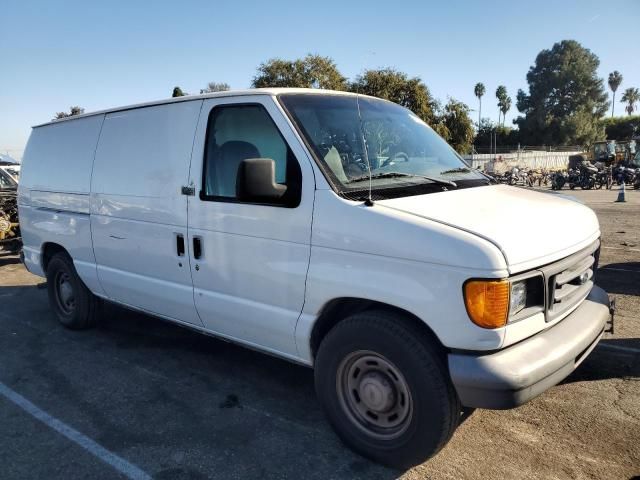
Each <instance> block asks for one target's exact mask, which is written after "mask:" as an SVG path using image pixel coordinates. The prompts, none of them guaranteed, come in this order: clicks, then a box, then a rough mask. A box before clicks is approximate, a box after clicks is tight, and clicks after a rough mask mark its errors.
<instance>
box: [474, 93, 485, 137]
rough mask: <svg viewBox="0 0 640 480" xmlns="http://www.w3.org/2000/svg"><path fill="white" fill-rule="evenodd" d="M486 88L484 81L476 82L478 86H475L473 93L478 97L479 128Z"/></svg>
mask: <svg viewBox="0 0 640 480" xmlns="http://www.w3.org/2000/svg"><path fill="white" fill-rule="evenodd" d="M485 91H486V89H485V88H484V84H483V83H476V86H475V87H474V88H473V93H474V94H475V96H476V97H478V103H479V105H478V128H480V124H481V123H482V96H483V95H484V93H485Z"/></svg>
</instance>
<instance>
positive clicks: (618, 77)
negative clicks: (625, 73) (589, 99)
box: [609, 70, 622, 117]
mask: <svg viewBox="0 0 640 480" xmlns="http://www.w3.org/2000/svg"><path fill="white" fill-rule="evenodd" d="M621 83H622V74H621V73H620V72H619V71H617V70H614V71H613V72H611V73H610V74H609V88H610V89H611V91H612V92H613V102H611V116H612V117H613V109H614V107H615V105H616V90H618V87H619V86H620V84H621Z"/></svg>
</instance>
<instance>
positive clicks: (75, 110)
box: [53, 106, 84, 120]
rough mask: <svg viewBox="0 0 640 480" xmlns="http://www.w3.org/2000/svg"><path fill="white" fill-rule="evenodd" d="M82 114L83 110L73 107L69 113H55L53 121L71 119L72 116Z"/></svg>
mask: <svg viewBox="0 0 640 480" xmlns="http://www.w3.org/2000/svg"><path fill="white" fill-rule="evenodd" d="M83 113H84V108H82V107H78V106H75V107H70V108H69V113H67V112H58V113H56V116H55V117H54V118H53V119H54V120H58V119H60V118H67V117H73V116H74V115H82V114H83Z"/></svg>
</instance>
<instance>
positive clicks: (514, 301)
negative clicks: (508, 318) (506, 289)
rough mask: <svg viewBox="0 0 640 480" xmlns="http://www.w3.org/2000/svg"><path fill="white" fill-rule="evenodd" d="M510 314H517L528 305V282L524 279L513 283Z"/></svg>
mask: <svg viewBox="0 0 640 480" xmlns="http://www.w3.org/2000/svg"><path fill="white" fill-rule="evenodd" d="M510 297H511V298H510V300H509V315H515V314H516V313H518V312H519V311H521V310H522V309H523V308H524V307H525V306H526V305H527V283H526V281H524V280H521V281H519V282H515V283H512V284H511V295H510Z"/></svg>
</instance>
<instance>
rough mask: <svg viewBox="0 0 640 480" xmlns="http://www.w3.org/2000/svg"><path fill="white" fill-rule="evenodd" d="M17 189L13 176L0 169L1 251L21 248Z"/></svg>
mask: <svg viewBox="0 0 640 480" xmlns="http://www.w3.org/2000/svg"><path fill="white" fill-rule="evenodd" d="M17 190H18V184H17V182H16V181H15V180H14V179H13V177H11V176H10V175H9V174H8V173H7V172H6V171H4V170H2V169H0V251H18V250H19V249H20V226H19V223H18V201H17Z"/></svg>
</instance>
